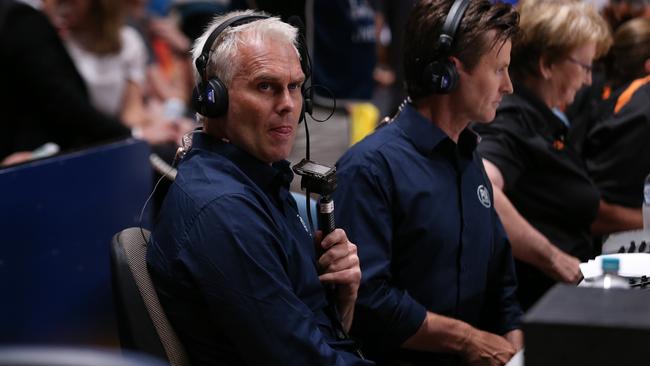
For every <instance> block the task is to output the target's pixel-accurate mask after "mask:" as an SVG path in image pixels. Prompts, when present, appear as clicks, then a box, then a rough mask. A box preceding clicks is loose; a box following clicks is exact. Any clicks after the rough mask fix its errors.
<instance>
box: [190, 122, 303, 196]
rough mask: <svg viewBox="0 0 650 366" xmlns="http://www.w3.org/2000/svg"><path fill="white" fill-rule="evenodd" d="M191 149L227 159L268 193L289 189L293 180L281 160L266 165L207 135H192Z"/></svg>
mask: <svg viewBox="0 0 650 366" xmlns="http://www.w3.org/2000/svg"><path fill="white" fill-rule="evenodd" d="M192 149H200V150H206V151H211V152H214V153H216V154H219V155H221V156H223V157H225V158H227V159H228V160H230V161H231V162H232V163H233V164H235V165H236V166H237V167H238V168H239V169H240V170H241V171H242V172H244V174H246V176H248V177H249V178H250V179H251V180H252V181H253V182H254V183H255V184H257V186H259V187H260V188H262V189H263V190H265V191H268V192H273V193H277V191H278V190H279V188H280V187H285V188H287V189H289V184H290V183H291V181H292V180H293V172H292V171H291V168H290V167H289V162H288V161H286V160H281V161H278V162H275V163H273V164H271V165H269V164H266V163H264V162H262V161H260V160H258V159H257V158H255V157H253V156H252V155H250V154H249V153H247V152H246V151H244V150H242V149H240V148H238V147H237V146H235V145H233V144H231V143H228V142H225V141H222V140H220V139H218V138H215V137H214V136H211V135H209V134H207V133H195V134H194V136H193V139H192Z"/></svg>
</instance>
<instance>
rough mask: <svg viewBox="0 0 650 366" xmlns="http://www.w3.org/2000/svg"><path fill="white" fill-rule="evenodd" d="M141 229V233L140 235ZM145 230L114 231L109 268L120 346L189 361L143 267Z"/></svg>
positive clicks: (173, 361)
mask: <svg viewBox="0 0 650 366" xmlns="http://www.w3.org/2000/svg"><path fill="white" fill-rule="evenodd" d="M143 233H144V237H143ZM148 241H149V232H148V231H147V230H144V229H142V231H141V229H140V228H128V229H125V230H122V231H120V232H119V233H117V234H115V236H114V237H113V241H112V244H111V269H112V277H113V293H114V297H115V303H116V310H117V315H118V326H119V331H120V342H121V343H122V347H123V348H127V349H133V350H138V351H142V352H146V353H149V354H152V355H155V356H158V357H162V358H165V359H167V360H168V361H169V363H170V365H171V366H186V365H189V364H190V363H189V359H188V357H187V354H186V352H185V349H184V348H183V345H182V344H181V343H180V341H179V339H178V336H177V335H176V333H175V332H174V330H173V328H172V326H171V324H170V323H169V320H168V319H167V316H166V315H165V313H164V311H163V309H162V306H161V305H160V301H159V300H158V295H157V294H156V290H155V289H154V287H153V283H152V282H151V277H150V276H149V272H148V271H147V265H146V261H145V258H146V253H147V242H148Z"/></svg>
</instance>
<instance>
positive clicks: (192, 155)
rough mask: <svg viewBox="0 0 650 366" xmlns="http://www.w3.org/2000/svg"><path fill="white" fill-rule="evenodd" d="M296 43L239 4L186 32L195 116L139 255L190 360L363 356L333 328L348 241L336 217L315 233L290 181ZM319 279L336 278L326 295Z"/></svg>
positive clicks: (351, 282)
mask: <svg viewBox="0 0 650 366" xmlns="http://www.w3.org/2000/svg"><path fill="white" fill-rule="evenodd" d="M303 49H304V48H303V47H302V46H301V44H300V42H298V41H297V29H296V28H294V27H293V26H291V25H289V24H286V23H283V22H281V21H280V20H279V19H277V18H273V17H269V16H266V15H264V14H261V13H254V12H251V11H247V12H237V13H230V14H228V15H225V16H223V17H218V18H216V19H215V21H214V22H213V23H212V24H211V25H210V26H209V27H208V29H207V30H206V31H205V33H204V34H203V35H202V36H201V37H200V38H199V39H198V40H197V42H196V45H195V48H194V53H193V54H194V61H195V65H196V67H197V73H196V76H197V81H198V82H197V87H196V93H195V94H196V95H195V100H194V102H195V107H196V109H197V111H198V114H199V118H200V119H201V121H202V122H203V127H204V128H203V131H201V132H197V133H195V134H194V135H193V141H192V146H191V149H190V150H189V151H186V154H185V156H184V157H183V159H182V160H181V162H180V165H179V168H178V176H177V178H176V180H175V182H174V184H173V185H172V187H171V188H170V190H169V192H168V194H167V197H166V199H165V202H164V204H163V207H162V210H161V214H160V217H159V220H158V222H157V224H156V227H155V229H154V232H153V235H152V241H151V245H150V247H149V250H148V253H147V263H148V266H149V270H150V272H151V275H152V278H153V280H154V284H155V286H156V290H157V292H158V294H159V296H160V298H161V302H162V305H163V307H164V309H165V311H166V313H167V314H168V316H169V318H170V320H171V323H172V325H173V326H174V328H175V329H176V331H177V332H178V334H179V337H180V339H181V341H182V343H183V344H184V345H185V347H186V348H187V351H188V353H189V356H190V359H191V361H192V364H193V365H215V364H219V365H366V364H370V363H368V362H366V361H363V360H362V359H361V358H359V357H358V356H357V355H356V354H355V353H354V351H355V347H356V346H355V345H354V343H353V342H352V341H350V340H349V338H347V336H346V335H345V333H346V332H347V330H348V329H349V328H350V325H351V323H352V317H353V313H354V304H355V301H356V297H357V289H358V287H359V282H360V278H361V271H360V268H359V259H358V257H357V252H356V246H355V245H354V244H353V243H351V242H350V241H348V239H347V236H346V234H345V232H344V231H343V230H341V229H336V230H334V231H333V232H331V233H330V234H329V235H327V236H325V237H324V238H322V240H321V238H320V235H317V236H316V239H315V240H314V238H312V235H311V232H310V231H309V230H308V229H307V227H306V226H305V225H304V223H303V222H302V220H301V219H300V217H299V215H298V211H297V207H296V202H295V201H294V200H293V198H292V196H291V195H290V194H289V191H288V186H289V183H290V181H291V179H292V178H293V174H292V173H291V170H290V169H289V164H288V162H287V161H286V160H284V159H285V158H286V157H287V156H288V154H289V152H290V151H291V148H292V146H293V141H294V138H295V134H296V130H297V128H298V121H299V118H300V117H301V114H302V113H301V111H302V110H303V96H302V92H301V91H302V88H301V87H302V84H303V82H304V80H305V76H306V75H305V74H306V73H307V74H308V67H306V66H305V65H304V64H301V58H302V60H305V59H306V57H307V56H306V51H302V50H303ZM314 242H315V244H316V246H318V247H320V250H319V252H321V251H322V252H323V254H322V255H321V256H320V257H316V255H315V253H316V246H315V245H314ZM323 284H327V286H328V288H329V287H330V284H333V285H336V292H335V293H334V294H333V295H335V296H332V297H331V298H332V299H335V300H331V301H328V300H327V296H326V291H325V289H324V286H323Z"/></svg>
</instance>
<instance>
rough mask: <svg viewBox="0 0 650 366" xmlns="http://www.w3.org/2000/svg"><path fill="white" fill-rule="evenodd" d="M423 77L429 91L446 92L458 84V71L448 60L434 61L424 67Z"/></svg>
mask: <svg viewBox="0 0 650 366" xmlns="http://www.w3.org/2000/svg"><path fill="white" fill-rule="evenodd" d="M423 78H424V80H425V83H427V85H429V86H430V91H431V92H433V93H437V94H447V93H449V92H451V91H452V90H454V88H455V87H456V85H457V84H458V71H457V70H456V66H455V65H454V64H453V62H451V61H449V60H443V61H434V62H431V63H430V64H428V65H427V66H426V67H425V68H424V75H423Z"/></svg>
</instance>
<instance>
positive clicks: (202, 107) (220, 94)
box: [192, 78, 228, 118]
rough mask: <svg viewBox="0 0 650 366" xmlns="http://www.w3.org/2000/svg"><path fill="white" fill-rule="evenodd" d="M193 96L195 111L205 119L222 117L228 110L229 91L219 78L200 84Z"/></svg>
mask: <svg viewBox="0 0 650 366" xmlns="http://www.w3.org/2000/svg"><path fill="white" fill-rule="evenodd" d="M192 95H193V98H192V101H193V103H192V105H193V107H194V109H195V110H196V111H197V112H199V113H200V114H201V115H203V116H205V117H208V118H217V117H221V116H223V115H224V114H225V113H226V111H227V110H228V89H226V86H225V85H224V84H223V83H222V82H221V80H219V78H212V79H209V80H208V81H207V82H200V83H199V85H198V86H197V87H195V88H194V91H193V92H192Z"/></svg>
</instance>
